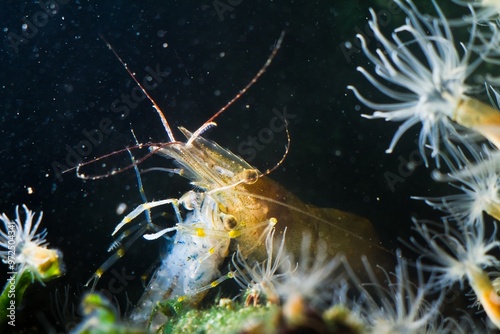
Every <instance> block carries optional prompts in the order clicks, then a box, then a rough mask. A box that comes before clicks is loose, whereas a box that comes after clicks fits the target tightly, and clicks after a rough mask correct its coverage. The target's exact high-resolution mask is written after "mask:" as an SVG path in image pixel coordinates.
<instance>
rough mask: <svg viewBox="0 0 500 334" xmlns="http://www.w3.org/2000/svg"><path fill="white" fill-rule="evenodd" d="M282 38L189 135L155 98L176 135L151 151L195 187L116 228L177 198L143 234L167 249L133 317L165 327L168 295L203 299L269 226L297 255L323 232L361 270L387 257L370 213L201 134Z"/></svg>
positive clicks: (260, 254) (261, 254)
mask: <svg viewBox="0 0 500 334" xmlns="http://www.w3.org/2000/svg"><path fill="white" fill-rule="evenodd" d="M281 38H282V37H281ZM281 38H280V40H279V41H278V43H277V45H276V47H275V48H274V50H273V53H272V54H271V56H270V57H269V59H268V60H267V62H266V64H265V65H264V67H263V68H262V69H261V70H260V71H259V72H258V73H257V75H256V76H255V77H254V78H253V79H252V81H251V82H250V83H249V84H248V85H247V86H246V87H245V88H244V89H243V90H241V91H240V93H239V94H238V95H237V96H236V97H235V98H234V99H233V100H231V101H230V102H229V103H228V104H227V105H226V106H225V107H224V108H222V109H221V110H220V111H219V112H218V113H216V114H215V115H214V116H213V117H212V118H211V119H209V120H208V121H207V122H206V123H205V124H203V125H202V126H201V127H200V128H199V129H198V130H196V131H195V132H193V133H191V132H189V131H188V130H186V129H185V128H183V127H180V128H179V130H180V131H181V132H182V134H183V135H184V136H185V137H186V141H185V142H182V141H177V140H175V138H174V136H173V133H172V131H171V129H170V127H169V125H168V122H167V121H166V118H165V117H164V115H163V113H162V112H161V110H160V109H159V108H158V107H157V105H156V104H155V103H154V101H152V99H151V101H152V103H153V105H154V106H155V109H156V111H157V112H158V114H159V116H160V118H161V119H162V122H163V125H164V126H165V129H166V131H167V133H168V135H169V137H170V141H169V142H167V143H164V144H161V145H157V146H151V147H150V151H151V152H152V153H154V154H158V155H161V156H164V157H167V158H170V159H173V160H174V162H175V163H176V164H177V165H178V168H175V169H171V171H173V172H174V173H176V174H178V175H180V176H183V177H185V178H187V179H188V180H190V182H191V184H192V185H193V186H194V189H193V190H190V191H188V192H187V193H186V194H184V195H183V196H181V197H180V198H179V199H176V198H169V199H164V200H158V201H151V202H147V201H145V203H143V204H141V205H139V206H138V207H137V208H136V209H134V210H133V211H132V212H130V213H129V214H128V215H127V216H125V218H124V219H123V220H122V222H120V224H118V226H117V227H116V229H115V231H114V232H113V234H116V233H117V232H118V231H119V230H121V229H122V228H123V227H124V226H125V225H127V224H129V223H130V222H132V221H133V220H134V219H135V218H136V217H138V216H139V215H141V214H143V213H146V215H147V216H148V217H150V215H149V210H150V209H151V208H154V207H159V206H164V205H171V206H172V207H173V209H174V212H175V215H176V224H175V225H174V226H172V227H167V228H163V229H161V228H156V229H155V230H154V231H153V233H148V234H145V235H144V238H146V239H148V240H152V239H159V238H162V239H166V240H167V241H168V243H169V249H168V252H167V254H166V255H165V256H164V258H162V259H161V264H160V266H159V267H158V268H157V269H156V272H155V273H154V274H153V277H152V278H151V281H150V283H149V285H148V286H147V288H146V291H145V292H144V294H143V296H142V297H141V299H140V300H139V302H138V304H137V305H136V307H135V309H134V310H133V311H132V314H131V315H130V320H131V321H133V322H134V323H149V326H150V328H152V329H158V328H160V327H161V325H162V324H164V323H165V322H166V321H167V320H168V317H167V316H166V315H165V314H163V313H162V312H161V311H160V310H159V309H160V308H159V305H160V304H161V302H163V301H166V300H172V299H173V300H178V301H179V300H182V301H184V302H187V303H189V304H191V305H196V304H198V303H199V302H200V301H201V300H202V299H203V298H204V296H205V294H206V292H207V291H208V289H209V288H210V287H214V286H216V285H217V284H218V283H220V282H221V281H222V280H223V276H222V275H221V274H220V271H219V270H221V267H222V266H223V263H224V260H225V259H226V258H227V257H228V256H229V255H231V254H233V253H235V252H236V251H238V252H239V254H241V256H243V257H245V258H249V259H252V260H256V261H263V260H264V259H266V258H267V253H266V248H265V245H264V242H265V239H266V236H267V235H269V233H270V231H271V230H273V231H275V232H276V233H273V235H275V236H274V238H275V239H277V240H281V238H282V235H283V232H284V230H285V229H286V230H287V249H288V250H289V251H290V252H291V253H292V254H293V253H294V254H295V255H297V257H298V255H299V253H300V245H301V240H302V237H303V235H304V234H307V235H310V236H311V238H312V242H315V241H319V240H320V239H322V240H324V242H326V244H327V245H328V255H329V256H331V257H332V258H333V257H334V256H336V255H337V254H339V253H341V254H343V255H345V256H346V257H347V258H348V259H349V260H350V261H351V265H352V267H354V270H356V269H357V268H359V269H360V270H362V263H361V261H360V258H361V257H362V256H363V255H366V256H368V257H369V258H370V260H371V261H372V263H380V262H381V261H382V259H384V258H386V256H385V255H386V254H385V252H386V251H385V250H384V249H383V248H382V247H380V246H379V245H378V244H377V243H378V239H377V237H376V233H375V231H374V229H373V227H372V226H371V224H370V222H369V221H368V220H366V219H364V218H362V217H359V216H357V215H354V214H350V213H346V212H343V211H340V210H336V209H320V208H316V207H313V206H311V205H308V204H305V203H303V202H302V201H300V200H299V199H298V198H296V197H295V196H294V195H292V194H291V193H290V192H288V191H287V190H285V189H283V188H282V187H281V186H280V185H279V184H277V183H276V182H273V181H272V180H271V179H270V178H268V177H267V176H266V175H267V174H269V172H270V171H266V172H264V173H262V172H260V171H259V170H258V169H257V168H255V167H253V166H251V165H250V164H249V163H248V162H246V161H245V160H244V159H242V158H241V157H239V156H237V155H235V154H234V153H232V152H230V151H229V150H227V149H224V148H223V147H221V146H219V145H218V144H217V143H215V142H213V141H210V140H208V139H205V138H203V137H202V136H201V135H202V133H203V132H204V131H205V130H206V129H207V128H209V127H212V126H214V125H215V123H214V122H213V120H214V119H215V117H216V116H218V115H219V114H220V113H222V111H224V110H226V109H227V107H228V106H229V105H231V104H232V103H233V102H234V101H235V100H236V99H237V98H238V97H239V96H241V95H242V94H243V93H245V92H246V90H248V88H249V87H250V86H251V85H253V84H254V83H255V82H256V81H257V79H258V77H259V76H260V75H262V73H264V71H265V69H266V68H267V66H269V64H270V63H271V60H272V59H273V57H274V56H275V54H276V52H277V50H278V48H279V45H280V42H281ZM122 63H123V62H122ZM127 71H128V69H127ZM145 93H146V92H145ZM146 95H147V93H146ZM285 155H286V154H285ZM143 198H145V197H144V196H143ZM142 231H143V232H144V231H145V229H143V230H142ZM105 264H106V262H105ZM358 264H359V267H358ZM108 266H109V263H108V264H106V265H103V266H101V268H99V269H98V270H97V272H96V273H95V274H94V277H95V278H99V277H100V276H101V275H102V273H103V271H104V270H105V269H106V267H108ZM229 274H230V273H229ZM227 276H230V275H225V277H227Z"/></svg>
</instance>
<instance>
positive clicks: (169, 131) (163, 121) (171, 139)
mask: <svg viewBox="0 0 500 334" xmlns="http://www.w3.org/2000/svg"><path fill="white" fill-rule="evenodd" d="M99 37H100V38H101V39H102V40H103V41H104V43H106V45H107V46H108V48H109V49H110V50H111V51H112V52H113V53H114V55H115V57H116V58H118V60H119V61H120V63H121V64H122V65H123V67H125V70H127V72H128V74H130V76H131V77H132V79H134V81H135V83H136V84H137V86H139V88H140V89H141V90H142V92H143V93H144V95H146V97H147V98H148V99H149V101H151V103H152V104H153V108H155V110H156V112H157V113H158V116H160V119H161V122H162V123H163V127H164V128H165V131H167V135H168V138H169V139H170V141H171V142H174V141H175V138H174V133H173V132H172V129H171V128H170V125H169V124H168V121H167V118H166V117H165V115H163V112H162V111H161V109H160V107H159V106H158V104H156V102H155V101H154V100H153V98H152V97H151V95H149V93H148V92H147V91H146V90H145V89H144V87H142V85H141V83H140V82H139V81H138V80H137V79H136V77H135V75H134V73H132V72H131V71H130V70H129V68H128V66H127V63H125V62H124V61H123V60H122V58H121V57H120V56H119V55H118V53H117V52H116V51H115V49H113V47H112V46H111V44H109V42H108V41H107V40H106V38H104V36H103V35H101V34H99Z"/></svg>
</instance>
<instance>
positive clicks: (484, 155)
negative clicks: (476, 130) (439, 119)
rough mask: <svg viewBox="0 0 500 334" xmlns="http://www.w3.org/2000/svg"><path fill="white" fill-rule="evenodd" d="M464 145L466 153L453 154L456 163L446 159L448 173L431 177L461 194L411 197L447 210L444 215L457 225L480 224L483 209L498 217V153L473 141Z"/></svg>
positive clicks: (499, 170)
mask: <svg viewBox="0 0 500 334" xmlns="http://www.w3.org/2000/svg"><path fill="white" fill-rule="evenodd" d="M464 147H466V148H467V149H468V152H466V153H464V152H462V151H459V152H458V153H457V154H455V157H457V158H458V159H459V160H457V161H456V164H458V166H454V164H453V163H451V162H449V163H448V166H449V167H450V169H451V172H450V173H448V175H443V174H440V173H437V172H434V173H433V177H434V179H436V180H438V181H446V182H450V184H451V185H452V186H454V187H455V188H457V189H460V190H461V191H462V193H459V194H454V195H448V196H444V197H436V198H423V197H414V198H416V199H424V200H425V202H426V203H427V204H429V205H430V206H432V207H434V208H436V209H439V210H441V211H444V212H446V213H448V216H446V217H445V218H446V219H453V220H456V221H457V222H458V223H459V224H460V225H462V224H466V225H470V224H475V223H478V224H483V212H487V213H488V214H489V215H490V216H492V217H494V218H495V219H500V155H499V154H498V153H491V152H490V151H489V150H488V149H487V148H485V147H483V148H480V147H479V146H477V145H474V144H467V145H465V146H464ZM466 155H469V156H470V158H467V156H466Z"/></svg>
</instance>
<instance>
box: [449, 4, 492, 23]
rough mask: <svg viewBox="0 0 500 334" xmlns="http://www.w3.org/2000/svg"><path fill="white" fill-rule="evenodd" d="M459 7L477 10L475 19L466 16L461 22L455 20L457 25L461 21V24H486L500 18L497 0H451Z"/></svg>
mask: <svg viewBox="0 0 500 334" xmlns="http://www.w3.org/2000/svg"><path fill="white" fill-rule="evenodd" d="M451 1H453V2H454V3H456V4H459V5H461V6H467V7H468V6H472V7H474V8H475V9H476V10H477V14H476V16H475V17H469V16H466V17H464V18H463V19H462V20H456V22H457V23H459V21H462V24H469V23H470V22H473V20H474V21H475V22H488V21H492V20H496V19H498V18H499V16H500V1H498V0H473V1H463V0H451Z"/></svg>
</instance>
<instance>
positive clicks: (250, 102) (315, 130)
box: [0, 0, 448, 332]
mask: <svg viewBox="0 0 500 334" xmlns="http://www.w3.org/2000/svg"><path fill="white" fill-rule="evenodd" d="M61 2H63V1H61ZM222 3H224V4H226V5H227V6H229V7H228V8H227V9H228V10H227V11H225V12H223V13H221V14H218V13H217V11H216V9H215V5H214V2H211V1H186V0H182V1H171V0H169V1H144V2H141V3H134V2H128V1H100V2H88V1H76V2H75V1H71V2H67V3H66V4H62V5H61V4H59V6H58V7H57V8H54V10H55V13H51V16H48V17H47V16H44V15H43V14H40V13H42V12H43V10H42V8H41V5H40V3H39V2H38V1H2V8H1V10H0V29H2V30H3V33H2V38H3V39H2V44H0V51H1V52H0V59H1V65H0V120H1V121H0V139H1V140H0V152H1V157H2V161H1V168H0V179H1V184H0V212H6V213H7V214H8V215H9V216H11V217H12V216H13V214H14V208H15V206H16V205H20V204H23V203H24V204H27V205H28V207H29V208H30V209H32V210H35V211H40V210H43V212H44V221H43V226H44V227H46V228H47V230H48V238H47V239H48V241H49V242H50V245H51V246H53V247H56V248H58V249H60V250H61V251H62V252H63V253H64V260H65V263H66V268H67V273H66V275H65V276H64V277H62V278H60V279H58V280H56V281H53V282H51V283H49V284H48V285H47V286H46V287H45V288H43V287H41V286H40V285H36V286H34V287H32V288H31V289H30V291H29V293H27V295H26V298H25V301H26V303H27V305H26V306H25V309H24V310H19V311H18V312H17V320H18V322H17V323H18V327H16V330H20V329H21V328H22V327H25V328H31V329H33V328H39V331H40V332H45V331H47V330H48V329H47V328H48V327H47V325H42V324H43V323H46V322H49V323H51V324H52V326H54V327H53V328H54V329H55V330H57V331H63V329H64V325H62V326H61V325H57V324H56V320H54V316H53V314H52V311H51V309H53V308H54V307H51V304H50V296H51V295H54V294H55V291H56V290H58V291H59V294H60V295H61V296H62V295H64V293H63V289H64V286H66V285H69V286H71V292H70V293H69V300H70V302H77V300H78V297H77V296H79V294H80V292H79V291H81V290H82V287H81V284H83V283H84V282H85V281H86V280H87V279H88V278H89V277H90V275H91V274H92V272H93V271H94V270H95V269H96V268H97V267H98V266H99V265H100V264H101V263H102V261H103V260H104V259H106V258H107V256H108V255H107V253H106V249H107V246H108V245H109V244H110V243H111V242H112V238H111V236H110V234H111V232H112V230H113V229H114V227H115V226H116V224H117V223H118V222H119V221H120V219H121V216H119V215H117V213H116V208H117V206H118V205H119V204H120V203H125V204H126V205H127V210H126V212H128V211H130V210H131V209H132V208H133V207H135V206H136V205H138V204H140V203H141V199H140V196H139V192H138V190H137V185H136V178H135V175H134V174H133V172H131V171H129V172H125V173H122V174H118V175H115V176H112V177H108V178H106V179H104V180H97V181H83V180H81V179H79V178H77V177H76V176H75V174H74V173H66V174H64V175H62V178H61V179H59V178H58V173H57V170H55V169H54V166H55V165H57V164H62V165H68V162H69V163H72V161H74V160H71V159H74V156H73V157H70V158H68V157H69V153H68V152H69V151H73V150H74V151H75V152H76V151H77V150H78V149H80V150H81V152H84V151H85V149H87V151H85V154H86V155H87V157H85V160H90V159H91V158H95V157H99V156H102V155H103V154H106V153H109V152H113V151H115V150H118V149H122V148H124V147H127V146H131V145H133V144H134V143H135V140H134V138H133V136H132V134H131V129H133V130H134V132H135V134H136V136H137V138H138V140H139V141H141V142H148V141H153V142H161V141H163V142H164V141H167V136H166V134H165V132H164V130H163V128H162V126H161V123H160V121H159V119H158V116H157V115H156V113H155V112H154V110H153V109H152V107H151V104H150V103H149V101H148V100H143V101H141V102H139V103H138V104H137V106H136V107H135V108H130V112H129V113H128V115H126V117H124V118H120V113H116V112H113V111H112V110H111V105H112V104H113V101H114V100H116V99H120V98H121V96H122V94H127V95H129V94H130V93H131V92H132V90H133V89H134V87H135V84H134V83H133V81H132V79H131V78H130V76H129V75H128V74H127V73H126V71H125V70H124V68H123V67H122V66H121V65H120V63H119V62H118V61H117V59H116V58H115V57H114V56H113V54H112V53H111V52H110V51H109V50H108V49H107V47H106V46H105V44H104V43H103V42H102V41H101V40H100V39H99V37H98V35H99V34H102V35H104V36H105V37H106V38H107V39H108V40H109V42H110V43H111V44H112V45H113V47H114V48H115V49H116V50H117V52H118V53H119V54H120V55H121V56H122V57H123V59H124V60H125V61H126V62H127V63H128V65H129V66H130V68H131V69H132V71H134V72H135V73H136V76H137V78H138V79H139V80H140V81H142V79H143V78H144V77H146V76H148V71H147V70H146V67H148V66H149V67H150V68H156V67H158V68H159V69H160V70H161V71H162V72H164V73H168V76H167V75H165V76H163V77H161V78H162V82H161V83H159V84H158V85H157V87H156V88H155V89H153V90H151V91H150V94H151V95H152V97H153V98H154V99H155V100H156V101H157V103H158V104H159V106H160V107H161V108H162V110H163V111H164V113H165V114H166V117H167V118H168V120H169V121H170V124H171V125H172V126H173V127H177V126H180V125H182V126H185V127H186V128H188V129H190V130H192V131H194V130H195V129H197V128H198V127H199V126H200V125H201V124H202V123H203V122H204V121H205V120H207V119H208V118H209V117H210V116H211V115H213V114H214V113H215V112H216V111H217V110H219V109H220V108H221V107H222V106H223V105H224V104H225V103H226V102H227V101H229V100H230V99H231V98H232V97H233V96H234V95H235V94H236V93H237V92H238V91H239V90H240V89H241V88H242V87H244V86H245V85H246V83H247V82H249V80H250V79H251V78H252V77H253V76H254V75H255V74H256V73H257V71H258V69H259V68H260V67H261V66H262V65H263V63H264V62H265V60H266V59H267V57H268V56H269V54H270V51H271V49H272V47H273V45H274V43H275V41H276V40H277V38H278V37H279V35H280V33H281V31H282V30H284V31H286V36H285V39H284V41H283V46H282V48H281V50H280V51H279V53H278V56H277V57H276V59H275V61H274V63H273V64H272V65H271V67H270V68H269V69H268V70H267V72H266V73H265V74H264V75H263V76H262V78H261V79H260V80H259V81H258V82H257V84H256V85H255V86H254V87H252V89H251V90H250V91H249V92H248V93H247V94H246V95H244V96H243V97H242V98H241V99H239V100H238V101H237V102H236V103H235V104H234V105H233V106H232V107H231V108H230V109H229V110H228V111H227V112H226V113H225V114H223V115H222V116H221V117H219V118H218V119H217V120H216V121H217V123H218V126H217V128H215V129H212V130H210V131H209V132H208V133H206V134H205V136H206V137H207V138H210V139H212V140H215V141H216V142H218V143H219V144H220V145H222V146H223V147H225V148H228V149H230V150H232V151H233V152H235V153H239V154H241V155H242V156H243V157H244V158H249V157H250V155H249V151H248V150H247V151H243V150H242V147H243V146H242V145H244V143H245V142H246V141H247V140H248V137H249V136H257V137H258V135H259V133H260V132H261V131H266V130H263V129H266V128H269V125H270V121H271V119H272V118H273V117H274V115H275V114H274V113H273V110H279V111H282V110H283V109H286V111H287V112H288V113H289V115H292V116H293V118H292V117H291V118H290V119H289V121H290V123H289V130H290V135H291V147H290V152H289V154H288V156H287V157H286V160H285V161H284V163H283V164H282V165H281V166H280V167H279V168H278V169H277V170H276V171H275V172H274V173H273V174H272V175H271V177H272V178H273V179H275V180H277V181H278V182H279V183H281V184H282V185H283V186H285V187H286V188H288V189H289V190H291V191H292V192H294V193H295V194H297V195H298V196H299V197H301V198H302V199H303V200H304V201H306V202H309V203H312V204H315V205H317V206H323V207H335V208H338V209H342V210H346V211H350V212H354V213H357V214H360V215H362V216H365V217H367V218H369V219H370V220H371V221H372V222H373V224H374V225H375V226H376V228H377V231H378V232H379V233H380V236H381V239H382V241H383V242H384V245H385V246H386V247H387V248H390V249H394V248H395V247H400V243H399V242H398V240H397V238H398V237H402V238H407V234H408V231H409V229H410V218H411V217H420V218H430V219H433V218H434V219H436V218H437V217H439V214H438V213H436V212H433V211H432V210H431V209H429V208H428V207H427V206H426V205H425V204H424V203H422V202H418V201H414V200H411V199H410V198H409V196H410V195H421V196H425V195H430V194H432V195H436V196H437V195H440V194H442V193H445V192H446V191H447V190H448V188H447V187H445V186H444V185H435V184H434V183H433V182H432V181H431V180H430V177H429V170H427V169H425V168H424V167H423V165H422V164H421V163H420V164H419V162H420V159H418V157H417V155H416V154H415V148H416V145H415V142H414V141H415V139H416V138H417V137H416V136H417V133H418V129H413V130H412V131H410V132H409V133H407V134H406V135H405V136H404V138H403V140H401V142H400V143H399V144H398V146H397V148H396V150H395V152H394V153H393V154H392V155H387V154H385V153H384V150H385V149H386V148H387V147H388V145H389V142H390V140H391V138H392V135H393V133H394V131H395V130H396V128H397V125H396V124H389V123H384V122H383V121H380V120H379V121H370V120H366V119H363V118H361V117H360V114H361V113H371V110H368V109H367V108H365V107H364V106H362V105H360V103H359V102H358V101H357V100H356V99H355V97H354V96H353V94H352V93H351V92H349V91H348V90H347V89H346V86H347V85H348V84H354V85H356V87H358V89H359V90H360V91H362V92H363V93H365V94H366V96H367V97H374V98H382V97H381V96H380V94H378V93H377V92H376V90H375V89H374V88H373V87H371V85H369V84H368V83H367V82H366V80H365V79H364V78H363V77H362V76H361V75H360V74H359V73H358V72H356V66H358V65H366V60H365V57H364V56H362V54H360V53H359V52H358V50H357V49H358V46H359V44H357V42H355V37H354V36H355V34H356V33H362V32H365V31H366V27H367V16H368V2H367V1H361V0H351V1H270V2H269V1H250V0H242V1H236V0H234V1H232V2H231V1H225V0H223V1H222ZM370 6H372V7H373V8H374V9H375V10H376V11H378V12H379V13H382V16H381V17H384V18H386V19H387V23H386V25H387V30H388V31H389V30H390V29H392V28H394V27H395V26H396V25H400V24H402V22H403V16H402V15H401V13H400V12H399V10H396V9H395V8H394V7H393V6H392V5H391V6H389V2H385V1H378V2H370ZM44 17H45V21H44V19H43V18H44ZM23 18H27V20H28V21H30V22H31V23H33V22H34V20H35V19H36V18H38V19H39V20H41V21H38V23H39V25H40V27H38V28H36V29H37V31H36V32H35V31H33V30H30V28H29V27H28V30H27V31H25V34H26V35H25V36H29V37H26V38H25V41H24V42H20V44H18V45H16V46H15V47H13V41H12V40H9V36H10V38H12V36H13V35H12V33H14V34H16V35H18V36H23V34H22V25H23V23H26V22H23V21H22V19H23ZM14 42H15V41H14ZM346 43H347V44H346ZM349 43H350V44H352V47H351V48H350V49H349V48H347V47H346V45H347V46H348V45H349ZM374 43H375V41H370V46H373V47H375V44H374ZM165 44H166V45H167V46H166V47H165ZM123 105H124V104H123V103H122V104H120V106H123ZM103 120H104V122H106V120H109V122H110V124H111V126H112V130H111V131H110V132H109V133H108V134H105V135H104V136H103V138H102V141H100V142H99V143H97V144H92V143H91V145H90V147H88V146H87V147H86V148H82V147H81V144H82V141H85V140H87V138H86V136H85V132H91V133H94V134H95V131H94V130H95V129H99V127H100V124H101V122H103ZM175 133H176V136H177V137H178V138H181V135H180V133H179V132H178V131H177V130H176V132H175ZM266 134H269V132H266ZM272 135H273V138H272V139H273V140H272V141H271V142H270V143H265V144H264V145H262V144H263V143H262V142H260V145H262V150H256V151H255V152H256V153H257V154H255V157H254V158H252V159H249V160H251V161H250V162H251V163H252V164H253V165H255V166H256V167H258V168H260V169H261V170H265V169H266V168H269V167H272V166H273V165H274V164H276V163H277V162H278V161H279V160H280V158H281V157H282V155H283V151H284V145H285V144H286V136H285V134H284V132H276V133H273V134H272ZM96 136H97V135H96ZM245 147H246V148H247V149H248V145H247V146H245ZM254 148H255V147H254ZM259 148H261V146H259ZM87 153H88V154H87ZM81 155H84V154H81ZM67 159H69V160H68V161H67ZM412 159H413V160H415V159H416V160H415V161H416V165H417V166H416V169H415V170H414V171H412V172H408V170H407V169H401V168H402V166H406V165H407V161H410V160H412ZM107 163H108V164H109V165H108V164H107V165H106V168H104V170H107V171H109V168H108V167H109V166H111V165H113V163H116V164H117V165H118V164H120V161H112V160H111V161H107ZM122 164H123V163H122ZM153 165H155V166H164V167H171V166H172V164H171V163H170V162H169V161H168V160H165V159H161V158H158V157H155V158H153V159H150V160H148V162H147V163H146V164H145V166H153ZM59 167H61V166H59ZM388 173H391V175H393V176H397V177H399V179H398V180H400V182H397V183H396V184H393V186H392V187H391V186H390V184H389V183H388V179H387V176H388V175H389V174H388ZM143 182H144V186H145V189H146V194H147V196H148V199H150V200H152V199H162V198H168V197H179V196H180V195H181V194H182V193H183V192H185V191H186V190H187V189H189V186H188V184H187V182H186V181H185V180H182V179H180V177H170V176H169V175H168V174H166V173H146V174H144V175H143ZM28 188H31V189H32V190H33V193H32V194H29V191H28ZM158 252H159V247H158V244H157V243H155V242H145V241H142V240H141V241H139V242H137V244H136V245H134V247H133V248H132V249H130V251H129V252H128V253H127V256H126V257H125V258H124V259H122V260H121V261H120V262H119V263H117V264H116V265H115V266H114V267H113V269H114V270H115V271H109V272H108V273H107V274H105V275H104V276H103V278H102V280H101V281H100V283H99V285H98V289H104V290H107V291H108V292H109V293H110V294H111V295H113V296H115V297H117V298H118V299H119V300H120V301H121V302H122V305H123V303H124V302H123V301H124V300H125V299H126V296H125V293H126V292H127V293H128V298H130V300H132V301H133V302H135V301H136V300H137V298H138V297H139V296H140V293H141V289H142V288H141V283H140V278H139V277H140V276H141V275H142V274H143V272H145V271H146V270H147V269H148V268H149V267H150V266H151V264H153V263H154V260H155V258H157V256H158ZM3 271H4V272H6V268H5V269H3ZM123 274H125V278H123V277H124V276H123ZM3 275H4V273H3V272H2V273H0V277H2V280H3V277H4V276H3ZM118 277H120V278H118ZM63 321H64V320H63ZM66 321H70V319H69V318H68V319H66ZM44 326H45V327H44Z"/></svg>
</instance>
